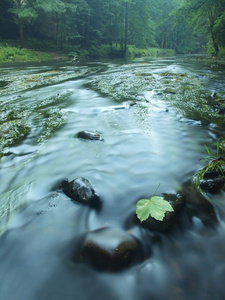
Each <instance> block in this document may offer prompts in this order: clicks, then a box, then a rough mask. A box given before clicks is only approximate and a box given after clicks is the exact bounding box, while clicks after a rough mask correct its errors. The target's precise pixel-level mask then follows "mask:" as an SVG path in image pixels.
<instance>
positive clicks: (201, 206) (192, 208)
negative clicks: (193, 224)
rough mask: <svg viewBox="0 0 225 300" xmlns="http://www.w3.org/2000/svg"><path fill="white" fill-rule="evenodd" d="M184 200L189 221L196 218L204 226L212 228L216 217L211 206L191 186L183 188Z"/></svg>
mask: <svg viewBox="0 0 225 300" xmlns="http://www.w3.org/2000/svg"><path fill="white" fill-rule="evenodd" d="M183 194H184V196H185V199H186V208H185V209H186V212H187V214H188V215H189V218H190V219H193V217H197V218H198V219H200V220H201V221H202V223H203V224H204V225H206V226H214V225H215V224H216V223H217V217H216V213H215V210H214V207H213V205H212V204H211V203H210V202H209V201H208V200H207V199H206V198H205V197H204V196H203V195H202V194H201V193H200V192H199V191H198V190H196V189H195V188H194V186H192V185H191V184H188V185H186V186H185V187H184V188H183Z"/></svg>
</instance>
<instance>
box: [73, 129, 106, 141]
mask: <svg viewBox="0 0 225 300" xmlns="http://www.w3.org/2000/svg"><path fill="white" fill-rule="evenodd" d="M77 137H78V138H80V139H84V140H91V141H103V138H102V136H101V135H100V134H99V133H98V132H97V131H94V132H92V131H88V130H84V131H80V132H78V134H77Z"/></svg>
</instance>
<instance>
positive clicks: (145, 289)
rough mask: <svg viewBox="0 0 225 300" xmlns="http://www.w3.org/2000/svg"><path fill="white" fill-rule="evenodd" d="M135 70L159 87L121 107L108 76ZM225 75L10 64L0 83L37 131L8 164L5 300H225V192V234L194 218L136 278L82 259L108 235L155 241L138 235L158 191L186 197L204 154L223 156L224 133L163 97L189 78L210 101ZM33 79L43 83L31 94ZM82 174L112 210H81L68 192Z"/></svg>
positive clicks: (5, 98)
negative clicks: (177, 78)
mask: <svg viewBox="0 0 225 300" xmlns="http://www.w3.org/2000/svg"><path fill="white" fill-rule="evenodd" d="M130 70H132V72H133V71H134V72H136V75H137V74H139V75H140V76H141V74H142V75H143V76H145V82H147V78H149V76H153V79H154V80H156V81H157V80H158V81H157V84H156V83H154V84H153V81H151V82H150V80H149V82H150V83H149V87H148V83H145V86H144V88H143V90H142V91H140V92H139V93H138V92H137V91H136V90H135V91H134V88H135V87H134V85H135V84H136V83H137V82H136V81H132V82H133V83H132V85H133V86H132V88H133V91H134V92H133V94H132V97H133V98H132V99H131V96H130V95H129V94H126V97H125V96H124V99H123V101H120V102H118V101H116V99H115V98H116V97H115V98H113V96H112V95H111V94H110V86H109V87H107V88H108V91H109V93H108V95H107V88H106V87H105V86H104V88H105V89H106V90H104V91H103V88H102V89H101V90H100V88H99V90H98V87H99V85H100V84H101V76H103V77H102V80H103V79H104V78H107V76H108V75H109V74H111V75H110V76H112V74H114V75H113V77H110V78H114V79H113V80H116V79H118V78H119V80H121V78H122V76H121V74H125V75H126V74H128V75H127V76H129V74H130V73H129V72H130ZM54 72H55V73H54ZM57 72H58V73H57ZM224 72H225V67H224V66H221V65H220V67H218V66H217V65H216V64H215V67H212V65H211V64H207V63H204V62H203V61H200V60H197V59H194V58H192V57H188V56H187V57H172V58H157V59H152V58H139V59H135V60H133V61H130V62H126V63H125V62H101V61H99V62H97V61H96V62H87V63H77V64H73V63H70V62H54V63H45V64H43V63H42V64H41V63H39V64H38V63H36V64H32V63H26V64H22V63H20V64H13V63H12V64H5V65H4V64H3V65H1V75H0V76H1V78H0V80H1V79H2V80H3V81H6V83H7V82H11V84H12V89H11V91H7V90H6V89H5V90H4V89H2V91H3V93H2V96H1V97H0V100H1V103H5V105H6V106H7V105H8V104H10V103H11V104H13V106H14V107H15V108H18V107H21V111H23V112H24V120H25V121H26V122H27V123H28V124H29V126H30V128H31V130H30V131H29V134H28V135H26V137H25V138H24V139H23V140H22V142H20V143H19V144H16V145H12V146H9V147H8V148H6V149H4V151H5V153H7V155H4V156H3V157H2V158H1V162H0V177H1V185H0V195H1V196H0V201H1V203H0V208H1V232H2V235H1V239H0V299H1V300H51V299H54V300H75V299H76V300H106V299H107V300H152V299H171V300H175V299H182V300H185V299H200V300H201V299H204V300H207V299H213V300H216V299H218V300H220V299H221V300H222V299H225V285H224V276H225V202H224V194H223V193H220V194H219V195H216V196H215V197H213V200H212V204H213V207H214V209H215V212H216V215H217V218H218V220H219V222H218V224H217V225H216V226H215V228H208V227H205V226H204V225H203V224H202V222H201V220H200V219H198V218H193V220H192V225H191V226H187V228H182V229H181V230H180V231H179V230H177V231H176V232H175V234H171V235H167V234H159V235H158V239H159V240H160V242H159V243H155V244H153V245H152V253H151V255H149V256H148V257H146V259H145V260H144V261H143V262H141V263H139V264H136V265H134V266H132V267H130V268H128V269H125V270H123V271H121V272H99V271H97V270H95V269H92V268H91V267H90V266H87V265H85V264H82V263H75V262H73V260H72V256H73V253H74V251H75V249H76V247H77V244H76V241H77V239H78V238H79V237H80V236H82V235H83V234H85V233H87V232H90V231H93V230H96V229H99V228H102V227H112V228H120V229H122V230H124V231H128V232H129V233H132V234H133V235H134V236H135V237H137V238H138V239H139V240H140V241H141V243H146V242H147V241H146V240H145V239H147V238H148V234H147V229H145V228H142V227H140V226H137V225H135V224H133V225H132V224H131V225H130V227H129V222H128V220H129V219H130V216H131V215H132V214H134V213H135V206H136V203H137V201H138V200H139V199H141V198H143V197H144V198H149V197H150V196H151V195H152V194H153V192H154V191H155V189H156V187H157V186H158V184H159V183H160V187H159V190H158V191H157V194H160V193H176V192H177V190H179V189H180V188H181V187H182V186H183V184H184V183H185V182H187V181H188V180H190V179H191V178H192V176H193V175H194V174H195V173H196V172H197V171H198V170H199V169H200V168H201V167H202V166H203V161H202V159H203V158H204V157H205V156H206V155H207V152H206V151H205V147H204V145H207V146H208V148H209V149H210V151H212V152H213V151H214V150H215V149H216V148H215V147H216V146H215V145H216V141H217V139H218V138H219V137H220V136H223V135H224V134H225V132H224V128H222V127H221V126H217V125H215V124H213V123H209V124H207V125H202V124H201V123H200V121H199V120H193V119H191V118H187V117H186V116H184V115H182V113H181V112H179V111H177V110H176V107H175V106H172V105H170V103H169V101H166V100H165V99H163V98H162V97H161V90H160V88H161V89H163V82H164V83H168V81H173V80H174V78H172V75H171V74H172V73H173V74H178V73H179V74H185V76H192V77H193V78H198V80H199V81H200V82H201V84H202V85H203V86H204V88H205V89H207V90H208V92H209V93H211V92H212V91H216V92H217V93H224V91H225V89H224ZM56 73H57V74H58V75H57V76H61V77H60V78H59V77H58V79H56V80H55V81H54V80H52V82H47V84H45V83H46V82H45V81H43V82H42V81H41V79H40V74H44V75H46V74H48V76H49V77H48V78H51V76H52V74H53V75H55V74H56ZM117 73H118V74H119V75H118V76H117ZM29 74H30V75H32V76H33V77H32V80H33V81H31V80H30V81H29V84H30V85H28V83H27V82H28V80H27V82H26V84H27V85H26V86H25V85H24V88H22V86H23V83H22V81H21V80H22V78H24V76H27V75H29ZM159 74H164V75H163V76H164V78H163V80H164V81H163V80H161V79H160V78H159V77H160V75H159ZM35 76H36V77H35ZM38 76H39V77H38ZM140 76H139V77H140ZM136 77H137V78H139V77H138V76H136ZM165 77H166V78H165ZM45 78H47V77H45ZM52 78H53V77H52ZM96 78H97V79H96ZM126 78H127V77H125V78H124V80H127V79H126ZM57 80H58V82H57ZM12 81H13V83H12ZM156 81H155V82H156ZM96 82H98V87H97V83H96ZM32 83H34V85H32ZM16 84H17V87H15V86H16ZM113 84H114V87H116V86H119V82H118V83H116V82H114V83H113ZM127 85H128V87H129V80H128V81H127ZM94 86H96V88H94ZM6 88H7V85H6ZM123 88H124V89H123V91H125V92H124V93H126V90H125V87H124V86H123ZM137 88H138V86H137ZM4 91H6V92H4ZM103 92H104V93H103ZM135 93H136V94H135ZM171 94H173V93H171ZM118 95H120V94H119V92H118V93H117V96H118ZM57 97H58V98H59V101H58V100H57ZM118 97H119V96H118ZM129 97H130V98H129ZM125 98H127V99H125ZM135 98H136V100H137V102H135ZM49 99H50V100H52V99H54V101H52V102H51V101H50V100H49ZM167 100H168V99H167ZM57 101H58V102H57ZM7 103H8V104H7ZM46 108H47V109H49V111H48V113H50V114H51V113H53V116H54V112H55V110H57V113H58V115H59V113H60V118H62V119H63V122H62V124H61V125H60V126H58V128H57V129H54V130H53V132H52V133H51V134H49V135H48V134H47V138H46V136H44V134H43V132H44V129H43V123H44V122H45V123H46V119H48V117H49V116H47V117H46V116H45V117H44V118H43V119H40V115H41V116H43V114H44V111H45V109H46ZM29 109H31V113H29V114H28V115H26V113H25V111H26V110H29ZM21 111H20V113H21ZM58 115H57V116H58ZM49 124H50V125H49V126H51V123H49ZM82 130H90V131H95V130H96V131H97V132H98V133H100V134H101V136H102V137H103V141H88V140H82V139H78V138H77V137H76V134H77V133H78V132H79V131H82ZM42 135H43V136H42ZM215 151H216V150H215ZM78 177H84V178H86V179H88V180H89V181H90V182H91V184H92V186H93V188H94V189H95V191H96V193H97V194H98V195H99V196H100V198H101V199H102V201H103V205H102V208H101V210H100V211H96V210H94V209H92V208H91V207H89V206H85V205H82V204H79V203H75V202H72V201H71V199H70V198H69V197H67V196H66V195H65V194H64V193H63V192H62V191H60V190H59V189H57V185H58V184H59V182H60V181H62V180H64V179H67V180H69V181H70V180H73V179H75V178H78Z"/></svg>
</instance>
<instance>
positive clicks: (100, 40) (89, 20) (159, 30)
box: [0, 0, 225, 55]
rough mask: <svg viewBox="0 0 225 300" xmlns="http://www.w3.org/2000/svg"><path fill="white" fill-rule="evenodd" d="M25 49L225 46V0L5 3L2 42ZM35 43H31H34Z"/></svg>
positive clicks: (215, 49) (0, 7)
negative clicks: (16, 41)
mask: <svg viewBox="0 0 225 300" xmlns="http://www.w3.org/2000/svg"><path fill="white" fill-rule="evenodd" d="M6 39H9V40H10V39H19V40H20V44H21V46H22V47H25V46H26V45H27V44H29V45H30V44H32V43H33V44H35V43H36V42H39V45H40V44H42V45H43V47H44V48H45V49H47V48H49V49H50V48H53V47H54V48H55V49H61V50H63V49H64V50H65V49H69V48H71V49H72V48H73V47H75V48H76V47H79V48H81V49H90V48H91V47H93V46H97V45H108V46H110V47H111V48H112V51H113V48H115V47H120V49H121V51H122V53H123V54H125V53H126V49H127V45H128V44H129V45H133V46H136V47H138V48H148V47H159V48H170V49H174V50H175V51H176V52H177V53H189V52H197V51H202V50H204V49H206V48H207V49H208V50H209V51H211V52H212V53H214V54H215V55H217V54H218V53H219V50H220V49H222V48H223V47H225V0H157V1H155V0H1V2H0V40H6ZM31 41H32V42H31Z"/></svg>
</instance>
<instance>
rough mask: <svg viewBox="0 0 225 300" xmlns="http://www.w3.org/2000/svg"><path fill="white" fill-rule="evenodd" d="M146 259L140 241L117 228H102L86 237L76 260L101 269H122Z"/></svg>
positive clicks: (110, 270)
mask: <svg viewBox="0 0 225 300" xmlns="http://www.w3.org/2000/svg"><path fill="white" fill-rule="evenodd" d="M143 259H144V252H143V248H142V246H141V244H140V242H139V241H138V240H137V239H136V238H135V237H134V236H132V235H131V234H128V233H127V232H125V231H123V230H121V229H116V228H101V229H98V230H95V231H92V232H90V233H88V234H86V236H85V237H84V240H83V243H82V245H81V248H80V250H79V251H78V253H76V255H75V257H74V260H75V261H76V262H82V263H87V264H89V265H91V266H92V267H94V268H95V269H97V270H99V271H109V272H113V271H120V270H123V269H125V268H128V267H130V266H132V265H134V264H135V263H138V262H140V261H142V260H143Z"/></svg>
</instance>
